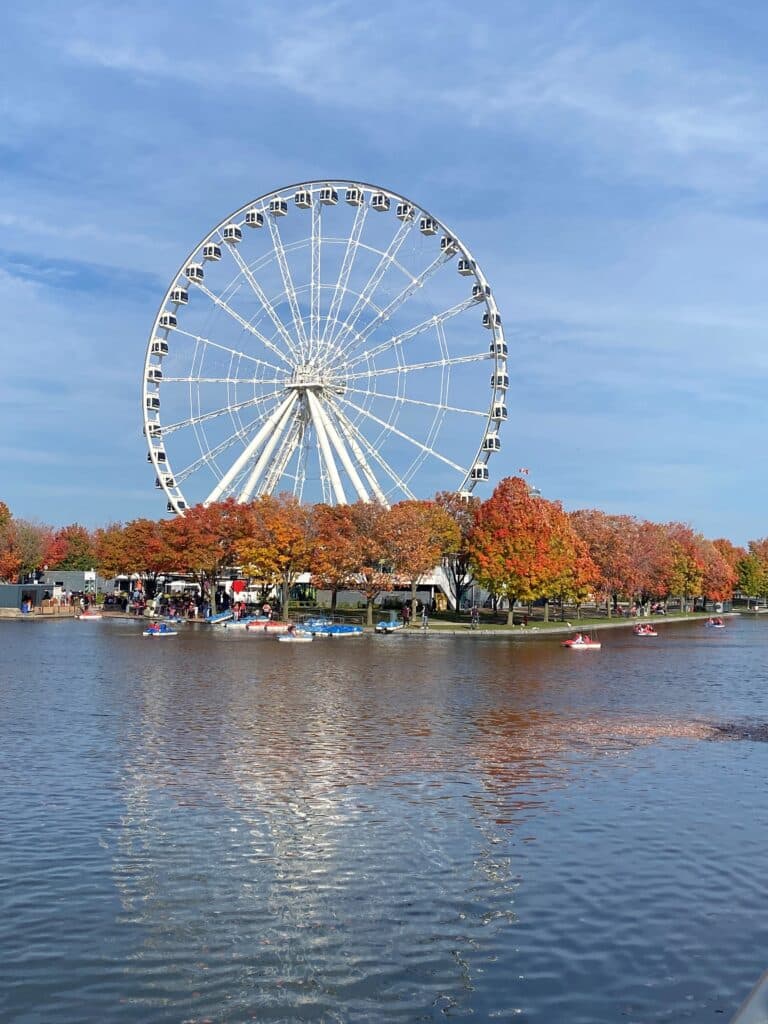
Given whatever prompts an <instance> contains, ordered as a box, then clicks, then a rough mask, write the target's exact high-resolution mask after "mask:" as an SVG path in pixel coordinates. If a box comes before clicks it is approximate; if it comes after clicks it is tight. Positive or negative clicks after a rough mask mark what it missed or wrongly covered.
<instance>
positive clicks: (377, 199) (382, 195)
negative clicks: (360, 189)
mask: <svg viewBox="0 0 768 1024" xmlns="http://www.w3.org/2000/svg"><path fill="white" fill-rule="evenodd" d="M371 206H372V207H373V209H374V210H377V211H378V212H379V213H386V212H387V210H388V209H389V196H388V195H387V194H386V192H374V193H373V195H372V196H371Z"/></svg>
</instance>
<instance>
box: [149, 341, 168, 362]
mask: <svg viewBox="0 0 768 1024" xmlns="http://www.w3.org/2000/svg"><path fill="white" fill-rule="evenodd" d="M150 351H151V352H152V355H153V356H160V358H161V359H162V357H163V356H167V355H168V342H167V341H166V340H165V338H153V339H152V347H151V349H150Z"/></svg>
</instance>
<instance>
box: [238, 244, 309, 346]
mask: <svg viewBox="0 0 768 1024" xmlns="http://www.w3.org/2000/svg"><path fill="white" fill-rule="evenodd" d="M227 248H228V249H229V251H230V253H231V254H232V258H233V259H234V261H235V263H237V265H238V267H239V268H240V271H241V273H242V275H243V277H244V278H245V279H246V281H247V282H248V284H249V285H250V286H251V289H252V291H253V293H254V295H255V296H256V298H257V299H258V300H259V302H260V303H261V305H262V307H263V308H264V312H265V313H266V314H267V316H268V317H269V319H270V320H271V321H272V323H273V324H274V325H275V328H276V330H277V332H278V334H279V335H280V337H281V338H282V339H283V341H284V342H285V346H286V348H287V349H288V351H289V352H290V353H291V355H292V356H293V358H294V359H298V358H299V356H298V352H297V350H296V348H295V346H294V339H293V338H292V337H291V335H290V333H289V332H288V330H287V329H286V326H285V324H284V323H283V321H282V320H281V319H280V317H279V316H278V315H277V310H276V309H275V307H274V305H273V304H272V302H271V301H270V299H269V296H268V295H267V293H266V292H265V291H264V289H263V288H262V287H261V285H260V284H259V282H258V281H257V280H256V278H255V277H254V274H253V271H252V270H251V268H250V267H249V266H248V264H247V263H246V262H245V260H244V259H243V257H242V256H241V255H240V253H239V251H238V249H237V246H235V245H229V246H227Z"/></svg>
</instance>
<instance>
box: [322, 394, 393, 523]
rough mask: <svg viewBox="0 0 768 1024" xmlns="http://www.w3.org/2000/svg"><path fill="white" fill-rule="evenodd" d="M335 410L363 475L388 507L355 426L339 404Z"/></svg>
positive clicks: (375, 493) (377, 496)
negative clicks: (358, 438) (357, 437)
mask: <svg viewBox="0 0 768 1024" xmlns="http://www.w3.org/2000/svg"><path fill="white" fill-rule="evenodd" d="M333 411H334V412H335V414H336V418H337V420H338V421H339V423H341V425H342V426H343V427H344V429H345V430H346V433H347V441H348V443H349V447H350V448H351V449H352V454H353V455H354V456H355V459H356V460H357V464H358V466H359V467H360V469H361V470H362V473H363V476H364V477H365V479H366V480H367V481H368V485H369V486H370V488H371V491H372V492H373V494H374V495H375V497H376V499H377V500H378V501H379V502H380V503H381V504H382V505H384V506H385V507H386V506H387V505H388V502H387V499H386V497H385V496H384V492H383V491H382V489H381V487H380V486H379V481H378V480H377V479H376V474H375V473H374V472H373V470H372V469H371V467H370V465H369V463H368V460H367V459H366V457H365V455H364V453H363V450H362V448H361V447H360V445H359V444H358V443H357V440H356V438H355V427H354V426H353V425H352V423H351V422H350V421H349V420H348V419H347V417H346V416H345V415H344V413H343V412H342V411H341V409H339V408H338V406H336V405H334V407H333Z"/></svg>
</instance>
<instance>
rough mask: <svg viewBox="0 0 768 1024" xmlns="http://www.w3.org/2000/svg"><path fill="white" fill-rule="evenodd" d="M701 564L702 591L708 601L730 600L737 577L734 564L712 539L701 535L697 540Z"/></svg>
mask: <svg viewBox="0 0 768 1024" xmlns="http://www.w3.org/2000/svg"><path fill="white" fill-rule="evenodd" d="M699 549H700V558H701V562H702V566H703V578H702V592H703V594H704V598H705V599H708V600H710V601H730V600H731V598H732V597H733V590H734V587H735V586H736V583H737V581H738V578H739V574H738V572H737V570H736V568H735V566H733V565H731V563H730V561H729V560H728V558H727V557H726V556H725V555H724V554H723V552H722V551H721V549H720V548H719V547H717V546H716V545H715V543H714V542H713V541H709V540H705V539H704V538H703V537H702V538H701V540H700V542H699Z"/></svg>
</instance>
